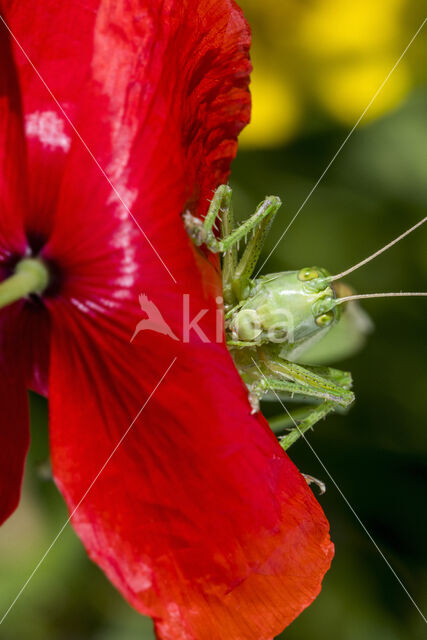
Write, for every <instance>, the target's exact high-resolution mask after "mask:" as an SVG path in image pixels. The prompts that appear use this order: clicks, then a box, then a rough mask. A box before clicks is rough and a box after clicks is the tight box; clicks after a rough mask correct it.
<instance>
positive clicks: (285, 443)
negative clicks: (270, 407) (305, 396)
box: [274, 400, 336, 451]
mask: <svg viewBox="0 0 427 640" xmlns="http://www.w3.org/2000/svg"><path fill="white" fill-rule="evenodd" d="M335 408H336V404H335V403H334V402H332V401H330V400H326V401H325V402H322V403H321V404H319V405H317V406H312V407H310V409H307V408H305V409H306V412H307V415H306V417H305V418H304V419H298V415H297V414H296V412H294V413H289V414H286V415H284V416H283V417H284V418H285V419H287V420H286V422H285V421H284V422H283V424H286V427H285V428H289V427H291V429H290V431H289V433H287V434H286V435H284V436H279V442H280V446H281V447H282V449H283V450H284V451H286V450H287V449H289V447H290V446H291V445H292V444H294V442H296V441H297V440H298V438H300V437H301V436H302V435H304V433H305V432H306V431H308V430H309V429H312V427H314V425H315V424H316V422H319V420H321V419H322V418H324V417H325V416H327V414H328V413H330V412H331V411H334V409H335ZM279 419H280V418H277V419H276V418H274V421H275V426H276V428H277V426H278V424H279ZM289 423H291V424H289Z"/></svg>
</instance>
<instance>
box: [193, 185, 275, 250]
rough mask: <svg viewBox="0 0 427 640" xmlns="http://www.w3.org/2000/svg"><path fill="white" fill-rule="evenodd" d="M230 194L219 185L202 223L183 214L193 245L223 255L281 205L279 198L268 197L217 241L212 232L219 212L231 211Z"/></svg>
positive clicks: (229, 190) (226, 187)
mask: <svg viewBox="0 0 427 640" xmlns="http://www.w3.org/2000/svg"><path fill="white" fill-rule="evenodd" d="M231 193H232V191H231V188H230V187H229V186H228V185H221V186H219V187H218V188H217V190H216V191H215V194H214V197H213V199H212V202H211V204H210V207H209V210H208V213H207V214H206V218H205V219H204V221H201V220H199V218H196V217H195V216H193V215H192V214H191V213H190V212H189V211H187V212H186V213H185V214H184V223H185V227H186V229H187V232H188V233H189V235H190V237H191V238H192V239H193V240H194V242H195V244H197V245H201V244H206V246H207V247H208V249H210V250H211V251H213V252H214V253H224V252H225V251H227V250H228V249H230V248H231V247H233V246H234V245H238V243H239V242H240V240H241V239H242V238H243V237H245V236H246V235H247V234H248V233H249V232H250V231H252V230H253V229H254V228H255V227H257V226H258V225H259V224H260V223H261V222H262V220H263V219H264V218H265V217H266V216H269V215H271V214H274V213H276V211H277V210H278V209H279V207H280V205H281V201H280V198H278V197H277V196H268V197H267V198H266V199H265V200H264V201H263V202H261V203H260V204H259V205H258V207H257V209H256V211H255V213H253V214H252V215H251V217H250V218H248V219H247V220H245V222H242V224H240V225H239V226H238V227H237V229H233V230H232V231H230V232H229V233H228V234H227V235H226V236H225V237H223V238H220V239H218V238H216V236H215V234H214V231H213V229H214V226H215V220H216V218H217V216H218V214H219V213H220V211H221V212H222V211H224V210H226V209H227V208H228V209H230V210H231Z"/></svg>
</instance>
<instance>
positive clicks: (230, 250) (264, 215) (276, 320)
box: [184, 185, 427, 480]
mask: <svg viewBox="0 0 427 640" xmlns="http://www.w3.org/2000/svg"><path fill="white" fill-rule="evenodd" d="M280 206H281V201H280V198H278V197H276V196H268V197H267V198H265V200H264V201H263V202H261V203H260V204H259V205H258V207H257V209H256V211H255V213H254V214H253V215H252V216H251V217H250V218H248V219H247V220H246V221H245V222H243V223H242V224H240V225H239V226H236V225H235V222H234V217H233V208H232V190H231V188H230V187H229V186H228V185H221V186H219V187H218V188H217V189H216V191H215V194H214V197H213V199H212V201H211V204H210V206H209V209H208V212H207V214H206V217H205V218H204V220H200V219H199V218H197V217H195V216H193V215H192V214H191V213H190V212H188V211H187V212H186V213H185V214H184V224H185V227H186V229H187V232H188V234H189V235H190V237H191V238H192V239H193V242H194V243H195V244H196V245H197V246H201V245H203V244H204V245H206V247H207V248H208V249H209V250H211V251H213V252H215V253H221V254H222V256H223V260H222V283H223V299H224V309H225V335H226V343H227V346H228V349H229V350H230V353H231V356H232V358H233V360H234V363H235V365H236V367H237V369H238V371H239V373H240V375H241V377H242V379H243V381H244V382H245V384H246V386H247V388H248V392H249V400H250V404H251V407H252V412H253V413H255V412H257V411H258V410H259V402H260V400H261V398H263V397H265V396H267V395H268V394H270V397H271V393H273V394H274V395H275V396H276V397H280V398H283V399H284V400H293V401H295V400H296V401H300V402H301V403H302V406H301V407H299V408H298V409H296V410H294V411H292V412H289V413H288V414H287V415H284V416H280V417H278V418H274V419H273V420H272V421H271V422H270V425H271V426H272V428H273V430H274V431H276V432H277V431H280V430H285V429H287V430H288V433H287V434H286V435H284V436H282V437H281V438H280V443H281V446H282V448H283V449H284V450H286V449H288V448H289V447H290V446H291V445H292V444H293V443H294V442H295V441H296V440H297V439H298V438H299V437H300V436H301V435H303V434H304V433H305V432H306V431H307V430H308V429H311V428H312V427H313V426H314V425H315V424H316V423H317V422H318V421H319V420H321V419H322V418H324V417H325V416H326V415H327V414H329V413H330V412H333V411H337V410H338V411H339V410H346V409H347V408H348V407H349V406H350V405H351V403H352V402H353V400H354V394H353V392H352V390H351V388H352V378H351V374H350V373H349V372H347V371H340V370H338V369H334V368H331V367H329V366H320V365H319V364H306V363H307V362H316V361H319V359H320V360H322V361H323V360H324V359H325V355H326V356H327V355H329V356H330V357H331V359H333V358H334V356H336V355H337V353H336V351H337V349H336V342H337V340H336V338H337V337H338V335H339V334H338V332H340V338H341V339H340V342H341V343H342V337H343V336H345V338H346V342H347V346H344V349H343V347H342V346H341V347H340V354H339V355H340V357H344V356H346V355H350V354H351V353H352V352H353V351H355V350H356V348H357V346H359V345H360V344H361V342H363V337H364V334H366V333H368V332H369V330H370V327H371V322H370V320H369V316H368V315H367V314H366V313H365V312H364V311H363V310H362V309H361V308H360V307H359V306H358V304H357V302H356V300H358V299H361V298H374V297H385V296H412V295H424V296H425V295H427V294H425V293H381V294H365V295H353V293H352V290H351V289H350V288H349V287H348V286H347V285H344V284H343V283H342V282H340V280H341V278H342V277H344V276H346V275H348V274H349V273H351V272H352V271H354V270H356V269H357V268H359V267H360V266H362V265H364V264H366V263H367V262H369V261H370V260H372V259H373V258H375V257H376V256H377V255H379V254H380V253H382V252H383V251H386V250H387V249H389V248H390V247H391V246H392V245H394V244H395V243H396V242H398V241H400V240H401V239H402V238H403V237H405V236H406V235H408V234H409V233H411V232H412V231H414V230H415V229H416V228H417V227H419V226H420V225H421V224H423V223H424V222H425V221H426V219H427V218H424V219H423V220H421V221H420V222H418V223H417V224H416V225H415V226H414V227H412V228H411V229H409V230H408V231H406V232H405V233H403V234H402V235H401V236H399V238H396V239H395V240H393V241H392V242H391V243H389V244H388V245H386V246H385V247H383V248H382V249H380V250H379V251H377V252H376V253H374V254H373V255H371V256H369V257H368V258H365V259H364V260H363V261H362V262H360V263H358V264H357V265H355V266H353V267H351V268H350V269H347V270H346V271H344V272H342V273H340V274H338V275H331V274H330V273H329V272H328V271H327V270H326V269H324V268H319V267H304V268H302V269H299V270H296V271H284V272H281V273H274V274H270V275H263V276H259V277H255V278H253V277H252V276H253V273H254V271H255V267H256V264H257V262H258V259H259V256H260V253H261V249H262V246H263V243H264V241H265V238H266V236H267V234H268V232H269V230H270V227H271V224H272V221H273V219H274V217H275V215H276V214H277V212H278V210H279V208H280ZM218 217H220V223H221V229H220V234H219V237H217V234H216V233H215V229H216V220H217V218H218ZM248 235H250V236H251V237H250V239H249V241H247V237H248ZM242 240H244V242H245V248H244V250H243V252H242V253H241V255H240V257H239V243H240V242H241V241H242ZM319 347H321V348H319ZM312 480H313V479H312Z"/></svg>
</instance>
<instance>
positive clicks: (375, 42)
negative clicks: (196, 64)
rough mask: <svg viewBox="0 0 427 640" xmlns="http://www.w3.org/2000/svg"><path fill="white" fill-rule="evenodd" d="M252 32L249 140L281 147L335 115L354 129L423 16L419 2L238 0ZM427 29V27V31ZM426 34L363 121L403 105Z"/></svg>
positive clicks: (414, 79)
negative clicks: (317, 123) (300, 133)
mask: <svg viewBox="0 0 427 640" xmlns="http://www.w3.org/2000/svg"><path fill="white" fill-rule="evenodd" d="M239 4H240V6H241V7H242V9H243V11H244V13H245V15H246V17H247V19H248V21H249V23H250V25H251V27H252V32H253V46H252V60H253V64H254V72H253V75H252V84H251V91H252V98H253V112H252V122H251V124H250V125H249V126H248V127H247V128H246V130H245V131H244V132H243V134H242V136H241V143H242V144H243V145H244V146H252V147H263V146H270V147H271V146H275V145H280V144H282V143H283V142H285V141H286V140H288V139H289V138H291V137H293V136H294V135H295V134H296V133H298V131H300V130H301V128H303V127H306V128H308V129H310V128H311V127H312V126H315V124H313V123H316V122H318V121H322V120H325V119H331V118H332V119H333V120H334V121H337V122H338V123H341V124H342V125H344V126H348V127H351V126H353V125H354V124H355V122H356V121H357V120H358V119H359V117H360V116H361V114H362V113H363V111H364V110H365V109H366V107H367V106H368V104H369V103H370V102H371V101H372V99H373V98H374V96H375V95H376V94H377V92H378V90H379V88H380V87H381V85H382V84H383V83H384V81H385V80H386V78H387V76H388V75H389V74H390V71H391V70H392V69H393V66H394V65H395V63H396V61H397V60H398V58H399V56H400V55H401V54H402V52H403V51H404V49H405V47H406V46H407V44H408V43H409V41H410V40H411V37H412V36H413V35H414V33H415V32H416V30H417V28H418V27H419V26H420V25H421V23H422V21H423V17H424V16H423V5H422V3H421V2H418V0H262V1H260V0H239ZM426 30H427V29H426ZM423 45H424V47H425V35H424V34H423V33H422V32H421V33H420V34H419V36H418V37H417V39H416V40H415V41H414V43H413V45H412V46H411V48H410V50H409V51H408V52H407V54H406V55H405V56H404V58H403V59H402V60H401V62H400V63H399V65H398V66H397V68H396V69H395V70H394V71H393V73H392V74H391V75H390V77H389V79H388V80H387V81H386V82H385V84H384V86H383V88H382V89H381V91H379V93H378V94H377V95H376V97H375V99H374V100H373V101H372V104H371V105H370V107H369V109H368V111H367V112H366V114H365V115H364V118H363V122H369V121H370V120H372V119H374V118H377V117H379V116H381V115H383V114H384V113H386V112H388V111H390V110H392V109H394V108H395V107H396V106H398V105H399V104H400V103H401V102H402V100H404V98H405V96H406V95H407V94H408V92H409V91H410V90H411V88H412V87H413V86H414V85H415V84H416V83H417V82H418V80H419V79H420V78H421V75H422V67H423V64H424V65H425V60H424V62H423V57H422V47H423Z"/></svg>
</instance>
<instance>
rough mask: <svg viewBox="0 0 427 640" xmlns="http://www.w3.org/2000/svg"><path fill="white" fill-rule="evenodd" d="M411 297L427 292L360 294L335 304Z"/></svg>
mask: <svg viewBox="0 0 427 640" xmlns="http://www.w3.org/2000/svg"><path fill="white" fill-rule="evenodd" d="M413 296H427V292H418V291H415V292H409V291H397V292H395V293H394V292H390V293H362V294H360V295H359V294H356V295H354V296H345V297H344V298H336V302H335V304H341V303H342V302H348V301H349V300H363V299H365V298H410V297H413Z"/></svg>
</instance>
